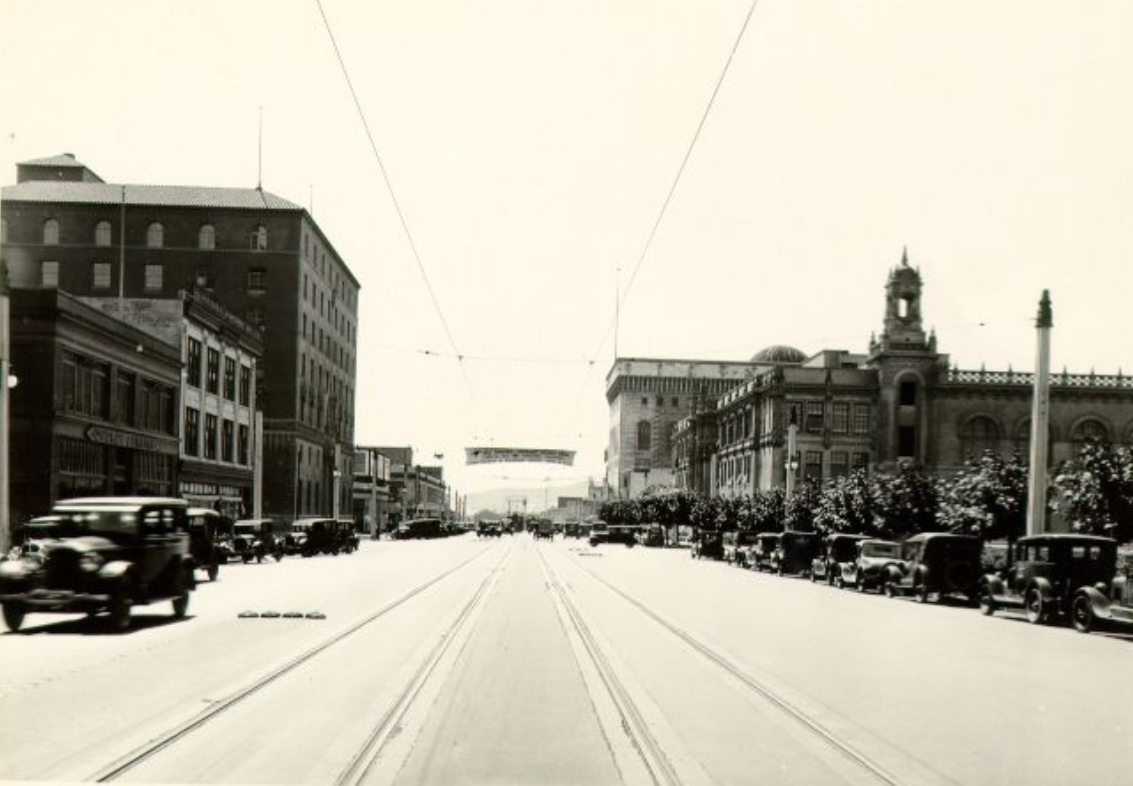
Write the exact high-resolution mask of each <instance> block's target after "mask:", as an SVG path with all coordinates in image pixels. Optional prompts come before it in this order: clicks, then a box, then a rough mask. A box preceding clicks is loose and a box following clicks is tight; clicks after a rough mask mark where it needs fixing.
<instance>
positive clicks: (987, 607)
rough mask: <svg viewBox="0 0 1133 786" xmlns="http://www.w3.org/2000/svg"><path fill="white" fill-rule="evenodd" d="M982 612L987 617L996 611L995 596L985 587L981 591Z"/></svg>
mask: <svg viewBox="0 0 1133 786" xmlns="http://www.w3.org/2000/svg"><path fill="white" fill-rule="evenodd" d="M979 604H980V614H983V615H984V616H985V617H990V616H991V615H992V614H994V613H995V598H993V597H992V596H991V590H989V589H985V590H981V591H980V599H979Z"/></svg>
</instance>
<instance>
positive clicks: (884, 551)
mask: <svg viewBox="0 0 1133 786" xmlns="http://www.w3.org/2000/svg"><path fill="white" fill-rule="evenodd" d="M854 549H855V551H857V555H856V556H855V557H854V559H853V560H852V561H850V562H846V563H843V564H842V567H841V570H840V571H839V572H838V575H836V576H835V577H834V585H835V586H836V587H838V589H844V588H845V587H853V588H854V589H856V590H857V591H858V592H866V591H867V590H871V589H875V590H878V591H880V590H881V589H883V588H884V587H885V582H886V580H887V579H888V577H889V575H890V573H891V572H900V573H904V570H905V563H904V561H903V560H902V559H901V544H900V543H897V542H895V541H892V540H874V539H872V538H867V539H866V540H862V541H859V542H858V543H857V544H855V546H854Z"/></svg>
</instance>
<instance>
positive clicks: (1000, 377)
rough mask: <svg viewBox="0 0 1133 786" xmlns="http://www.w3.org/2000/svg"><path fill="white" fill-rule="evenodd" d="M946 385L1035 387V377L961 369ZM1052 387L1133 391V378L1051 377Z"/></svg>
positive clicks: (951, 371) (952, 373) (950, 375)
mask: <svg viewBox="0 0 1133 786" xmlns="http://www.w3.org/2000/svg"><path fill="white" fill-rule="evenodd" d="M944 382H945V383H946V384H955V385H1017V386H1019V387H1033V386H1034V384H1035V375H1034V374H1033V373H1031V372H1020V371H1011V370H1010V369H1009V370H1007V371H985V370H984V369H980V370H979V371H962V370H960V369H957V368H952V369H949V370H948V375H947V376H946V377H945V378H944ZM1050 385H1051V387H1060V388H1104V389H1109V390H1133V376H1127V375H1124V374H1122V373H1121V372H1118V373H1117V374H1116V375H1110V374H1095V373H1093V372H1092V371H1091V372H1090V373H1089V374H1069V373H1067V372H1065V371H1063V372H1062V373H1061V374H1051V375H1050Z"/></svg>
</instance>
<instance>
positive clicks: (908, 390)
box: [897, 380, 917, 407]
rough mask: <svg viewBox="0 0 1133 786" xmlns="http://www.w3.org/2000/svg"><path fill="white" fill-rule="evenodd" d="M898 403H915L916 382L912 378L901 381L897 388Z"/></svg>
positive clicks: (909, 404) (904, 405)
mask: <svg viewBox="0 0 1133 786" xmlns="http://www.w3.org/2000/svg"><path fill="white" fill-rule="evenodd" d="M897 395H898V403H899V404H900V405H901V406H903V407H913V406H916V403H917V383H916V381H914V380H907V381H905V382H902V383H901V385H900V387H899V388H898V393H897Z"/></svg>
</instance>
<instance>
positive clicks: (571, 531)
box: [563, 521, 581, 538]
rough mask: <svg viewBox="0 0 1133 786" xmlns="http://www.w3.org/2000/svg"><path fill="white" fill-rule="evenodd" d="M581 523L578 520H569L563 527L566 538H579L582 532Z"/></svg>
mask: <svg viewBox="0 0 1133 786" xmlns="http://www.w3.org/2000/svg"><path fill="white" fill-rule="evenodd" d="M580 527H581V525H580V524H579V523H578V522H577V521H568V522H567V523H566V526H565V527H564V528H563V537H564V538H577V537H578V536H579V533H580Z"/></svg>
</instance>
